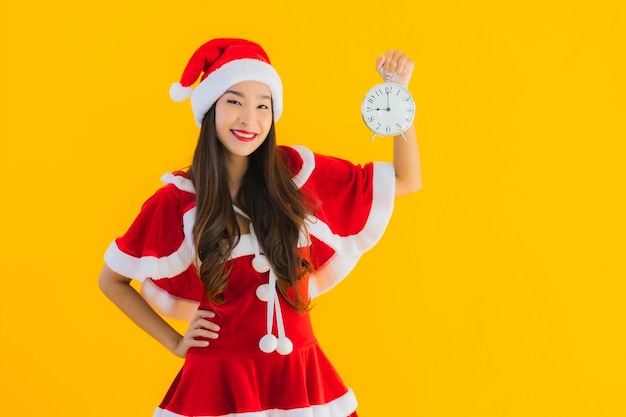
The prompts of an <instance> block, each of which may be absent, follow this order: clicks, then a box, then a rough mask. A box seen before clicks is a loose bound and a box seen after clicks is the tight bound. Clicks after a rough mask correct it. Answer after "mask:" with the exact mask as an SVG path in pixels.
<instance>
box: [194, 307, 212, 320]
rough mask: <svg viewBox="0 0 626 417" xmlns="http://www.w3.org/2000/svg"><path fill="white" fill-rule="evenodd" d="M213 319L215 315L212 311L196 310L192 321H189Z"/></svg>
mask: <svg viewBox="0 0 626 417" xmlns="http://www.w3.org/2000/svg"><path fill="white" fill-rule="evenodd" d="M214 317H215V313H214V312H213V311H210V310H198V311H196V314H195V315H194V316H193V319H192V320H191V321H195V320H198V319H201V318H208V319H212V318H214Z"/></svg>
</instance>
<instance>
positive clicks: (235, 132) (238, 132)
mask: <svg viewBox="0 0 626 417" xmlns="http://www.w3.org/2000/svg"><path fill="white" fill-rule="evenodd" d="M233 133H234V134H235V135H237V136H239V137H242V138H245V139H252V138H253V137H254V133H243V132H240V131H238V130H233Z"/></svg>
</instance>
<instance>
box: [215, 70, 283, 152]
mask: <svg viewBox="0 0 626 417" xmlns="http://www.w3.org/2000/svg"><path fill="white" fill-rule="evenodd" d="M272 118H273V113H272V97H271V93H270V89H269V87H268V86H267V85H265V84H263V83H260V82H258V81H243V82H240V83H239V84H235V85H233V86H232V87H230V88H229V89H228V90H227V91H226V92H225V93H224V94H223V95H222V96H221V97H220V98H219V99H218V100H217V102H216V107H215V128H216V130H217V138H218V140H219V141H220V143H221V144H222V145H223V146H224V148H225V149H226V152H227V154H230V156H245V157H247V156H248V155H250V154H251V153H252V152H254V151H255V150H256V149H257V148H258V147H259V146H261V144H262V143H263V141H264V140H265V138H266V137H267V134H268V133H269V131H270V129H271V127H272Z"/></svg>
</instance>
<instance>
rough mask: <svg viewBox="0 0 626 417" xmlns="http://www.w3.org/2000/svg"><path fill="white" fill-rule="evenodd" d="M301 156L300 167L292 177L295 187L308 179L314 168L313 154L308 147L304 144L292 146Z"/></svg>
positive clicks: (299, 186) (300, 185) (300, 186)
mask: <svg viewBox="0 0 626 417" xmlns="http://www.w3.org/2000/svg"><path fill="white" fill-rule="evenodd" d="M292 148H293V149H295V150H296V151H297V152H298V153H299V154H300V158H302V167H301V168H300V171H299V172H298V173H297V174H296V175H295V176H294V177H293V178H292V180H293V182H294V184H296V187H298V188H302V186H303V185H304V184H305V183H306V182H307V181H308V179H309V177H310V176H311V174H312V173H313V171H314V170H315V155H314V154H313V152H311V150H310V149H308V148H306V147H304V146H292Z"/></svg>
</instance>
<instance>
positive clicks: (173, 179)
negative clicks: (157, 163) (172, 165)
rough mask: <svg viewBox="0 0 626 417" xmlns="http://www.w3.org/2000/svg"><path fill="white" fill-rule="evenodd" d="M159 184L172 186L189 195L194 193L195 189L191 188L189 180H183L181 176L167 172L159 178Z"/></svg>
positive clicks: (191, 183) (191, 184)
mask: <svg viewBox="0 0 626 417" xmlns="http://www.w3.org/2000/svg"><path fill="white" fill-rule="evenodd" d="M161 182H162V183H163V184H174V186H175V187H176V188H178V189H179V190H181V191H187V192H188V193H191V194H195V193H196V188H195V187H194V186H193V182H192V181H191V180H190V179H189V178H185V177H183V176H182V175H174V174H172V173H171V172H167V173H165V174H163V175H162V176H161Z"/></svg>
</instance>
